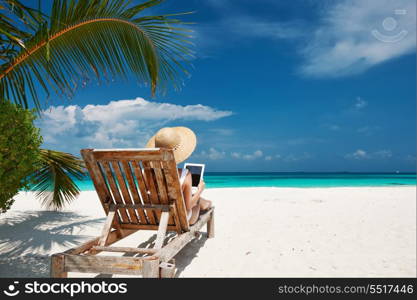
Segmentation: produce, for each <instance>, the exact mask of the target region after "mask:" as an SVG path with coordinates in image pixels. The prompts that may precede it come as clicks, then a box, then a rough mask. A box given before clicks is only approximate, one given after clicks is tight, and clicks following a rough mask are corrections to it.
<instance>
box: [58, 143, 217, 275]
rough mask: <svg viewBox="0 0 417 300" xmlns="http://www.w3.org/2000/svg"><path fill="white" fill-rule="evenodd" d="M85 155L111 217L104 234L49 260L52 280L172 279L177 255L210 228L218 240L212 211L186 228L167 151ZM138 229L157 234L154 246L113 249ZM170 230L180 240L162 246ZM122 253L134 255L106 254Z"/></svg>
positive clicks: (209, 232) (89, 152)
mask: <svg viewBox="0 0 417 300" xmlns="http://www.w3.org/2000/svg"><path fill="white" fill-rule="evenodd" d="M81 155H82V157H83V159H84V161H85V163H86V167H87V169H88V172H89V173H90V176H91V178H92V180H93V183H94V186H95V189H96V191H97V194H98V196H99V198H100V202H101V204H102V206H103V209H104V212H105V213H106V215H107V219H106V221H105V223H104V226H103V229H102V233H101V236H99V237H97V238H95V239H93V240H91V241H88V242H87V243H85V244H83V245H81V246H79V247H76V248H72V249H70V250H68V251H65V252H63V253H57V254H54V255H52V257H51V277H67V272H81V273H104V274H122V275H143V277H153V278H161V277H173V276H174V273H175V263H174V261H173V257H174V256H175V255H176V254H177V253H178V252H179V251H180V250H181V249H182V248H183V247H184V246H186V245H187V244H188V243H189V242H190V241H191V240H192V239H194V238H195V236H196V235H198V233H199V230H200V229H201V228H202V227H203V225H205V224H207V235H208V237H209V238H210V237H214V208H211V209H210V210H208V211H207V213H205V214H203V215H201V216H200V218H199V220H198V221H197V222H196V223H195V224H194V225H192V226H190V225H189V224H188V221H187V214H186V208H185V202H184V199H183V195H182V191H181V187H180V181H179V176H178V171H177V166H176V164H175V160H174V155H173V153H172V151H171V150H168V149H159V148H152V149H149V148H147V149H116V150H110V149H109V150H97V149H83V150H81ZM138 230H156V231H157V236H156V240H155V243H154V247H153V248H135V247H111V246H110V245H111V244H113V243H115V242H117V241H119V240H121V239H123V238H124V237H126V236H128V235H130V234H132V233H134V232H136V231H138ZM167 231H174V232H176V233H177V236H176V237H175V238H174V239H172V240H171V241H170V242H168V243H167V244H166V245H164V240H165V237H166V233H167ZM99 252H123V253H130V254H134V255H136V256H130V257H129V256H104V255H97V254H98V253H99Z"/></svg>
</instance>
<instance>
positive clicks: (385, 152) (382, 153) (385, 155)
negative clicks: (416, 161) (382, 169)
mask: <svg viewBox="0 0 417 300" xmlns="http://www.w3.org/2000/svg"><path fill="white" fill-rule="evenodd" d="M373 155H374V157H378V158H390V157H392V152H391V150H379V151H376V152H375V153H374V154H373Z"/></svg>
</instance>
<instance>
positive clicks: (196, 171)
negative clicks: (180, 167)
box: [184, 163, 205, 187]
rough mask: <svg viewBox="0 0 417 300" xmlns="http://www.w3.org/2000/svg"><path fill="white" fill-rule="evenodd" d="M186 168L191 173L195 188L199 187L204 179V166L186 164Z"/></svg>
mask: <svg viewBox="0 0 417 300" xmlns="http://www.w3.org/2000/svg"><path fill="white" fill-rule="evenodd" d="M184 168H185V169H187V170H188V171H189V172H190V173H191V179H192V180H191V181H192V184H191V185H192V186H193V187H198V185H199V183H200V180H201V179H202V178H203V175H204V168H205V165H204V164H191V163H186V164H184Z"/></svg>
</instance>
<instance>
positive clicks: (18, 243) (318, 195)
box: [0, 187, 416, 277]
mask: <svg viewBox="0 0 417 300" xmlns="http://www.w3.org/2000/svg"><path fill="white" fill-rule="evenodd" d="M204 196H205V197H206V198H208V199H212V200H213V202H214V205H215V206H216V215H215V227H216V237H215V238H213V239H206V236H205V232H204V234H203V235H202V236H201V237H200V238H198V239H195V240H194V241H192V242H191V243H190V244H189V245H188V246H186V248H185V249H183V250H182V251H181V252H180V253H179V254H178V255H177V256H176V264H177V268H178V270H177V274H176V276H178V277H415V276H416V188H415V187H386V188H385V187H383V188H382V187H361V188H224V189H208V190H206V191H205V192H204ZM103 222H104V212H103V210H102V208H101V206H100V203H99V201H98V198H97V196H96V193H95V192H82V194H81V195H80V197H79V198H78V199H77V200H76V201H74V202H73V203H72V204H71V205H69V206H68V207H67V209H66V210H65V211H63V212H53V211H45V210H43V209H42V208H41V207H40V205H39V203H38V202H37V201H36V200H35V199H34V197H33V194H32V193H24V192H22V193H20V194H19V195H18V196H17V197H16V202H15V204H14V206H13V207H12V209H11V210H10V211H8V212H7V213H6V214H2V215H0V277H47V276H49V261H50V258H49V255H50V254H52V253H55V252H60V251H64V250H67V249H68V248H70V247H72V246H75V245H77V244H80V243H82V242H83V241H86V240H88V239H91V238H92V237H94V236H97V235H99V234H100V229H101V225H102V224H103ZM153 234H154V233H153V232H146V231H141V232H138V233H135V234H134V235H132V236H129V237H128V238H126V239H125V240H123V241H121V242H118V243H116V244H114V245H115V246H116V245H117V246H121V245H126V246H131V247H133V246H138V245H140V244H142V245H143V243H144V242H147V241H148V242H149V239H151V240H152V239H153V238H154V236H153ZM95 275H97V274H74V273H70V274H69V276H70V277H79V276H89V277H90V276H95ZM99 276H100V275H99ZM118 277H120V276H118Z"/></svg>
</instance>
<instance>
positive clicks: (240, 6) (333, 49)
mask: <svg viewBox="0 0 417 300" xmlns="http://www.w3.org/2000/svg"><path fill="white" fill-rule="evenodd" d="M138 2H140V1H138ZM415 5H416V3H415V1H414V0H400V1H398V0H397V1H395V0H391V1H388V0H372V1H371V0H366V1H363V0H352V1H343V0H342V1H309V0H296V1H273V0H259V1H249V0H187V1H176V0H167V1H166V2H165V3H163V4H162V5H161V6H160V7H158V8H155V9H153V10H152V11H151V13H160V12H168V13H171V12H181V11H195V13H194V14H193V15H191V16H187V18H186V19H187V20H190V21H193V22H196V23H197V24H196V25H194V26H193V29H194V30H195V33H194V36H195V38H194V42H195V44H196V46H195V51H196V58H195V59H194V60H193V69H192V70H191V73H192V75H191V77H190V78H185V80H184V86H183V88H182V90H181V91H179V92H177V91H174V90H172V89H171V90H169V91H168V92H167V94H166V95H163V96H162V95H158V96H157V97H155V98H152V97H151V96H150V92H149V89H147V88H146V87H142V86H139V85H138V84H137V83H136V82H134V81H130V82H119V81H115V82H112V83H111V84H109V85H107V86H106V85H104V86H103V85H101V86H98V85H97V84H96V83H94V82H92V83H90V84H87V86H86V87H84V88H81V89H79V90H78V92H77V94H76V96H75V97H74V98H73V99H71V100H62V99H59V98H54V97H52V98H51V99H50V104H49V105H48V106H47V107H48V108H47V109H46V110H45V115H44V118H43V119H42V120H41V121H39V122H38V125H39V126H40V127H41V130H42V134H43V135H44V140H45V143H44V146H45V147H49V148H53V149H59V150H63V151H68V152H72V153H78V152H79V149H81V148H84V147H93V148H111V147H117V148H123V147H129V148H130V147H141V146H143V145H144V144H145V143H146V141H147V139H148V138H149V137H150V136H151V135H152V134H153V133H155V131H157V130H158V129H159V128H160V127H163V126H187V127H190V128H192V129H193V130H194V131H195V132H196V134H197V138H198V146H197V149H196V151H195V152H194V154H193V156H192V157H191V158H190V159H189V161H192V162H199V163H200V162H203V163H206V164H207V170H209V171H285V172H288V171H290V172H291V171H294V172H295V171H322V172H323V171H363V172H366V171H373V172H380V171H396V170H399V171H412V172H414V171H415V170H416V86H415V85H416V53H415V51H416V15H415V12H416V7H415Z"/></svg>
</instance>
